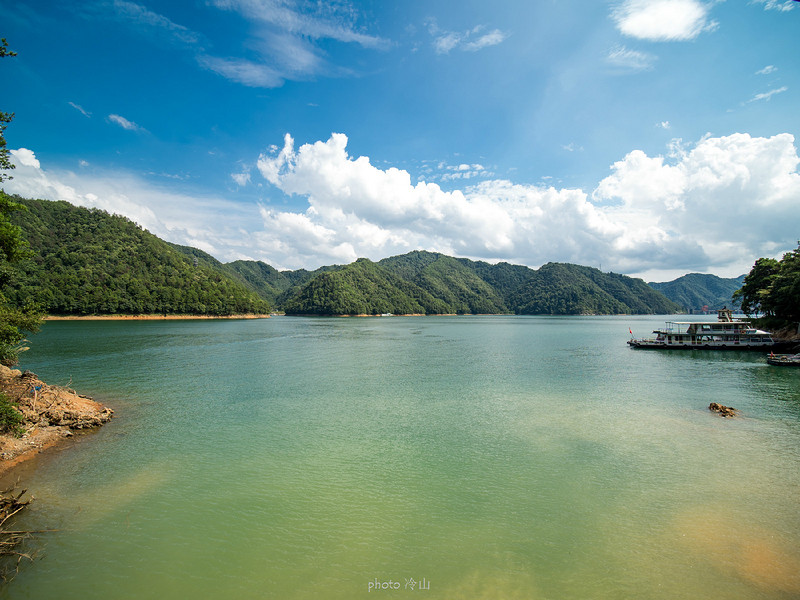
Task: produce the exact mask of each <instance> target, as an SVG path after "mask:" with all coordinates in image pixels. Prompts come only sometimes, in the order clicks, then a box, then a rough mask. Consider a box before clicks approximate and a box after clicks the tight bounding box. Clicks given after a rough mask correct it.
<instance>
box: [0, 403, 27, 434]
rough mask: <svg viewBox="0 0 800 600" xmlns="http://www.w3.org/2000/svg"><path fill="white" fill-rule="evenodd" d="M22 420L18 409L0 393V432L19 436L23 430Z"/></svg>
mask: <svg viewBox="0 0 800 600" xmlns="http://www.w3.org/2000/svg"><path fill="white" fill-rule="evenodd" d="M23 422H24V419H23V417H22V414H21V413H20V412H19V410H17V408H16V407H15V406H14V404H13V403H12V402H11V401H10V400H9V399H8V398H7V397H6V396H5V395H4V394H0V433H10V434H12V435H14V436H16V437H19V436H21V435H22V432H23V431H24V429H23V427H22V423H23Z"/></svg>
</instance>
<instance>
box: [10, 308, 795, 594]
mask: <svg viewBox="0 0 800 600" xmlns="http://www.w3.org/2000/svg"><path fill="white" fill-rule="evenodd" d="M664 320H666V317H659V316H656V317H652V316H646V317H643V316H634V317H629V316H625V317H519V316H485V317H484V316H472V317H391V318H350V319H337V318H291V317H275V318H271V319H264V320H257V321H238V320H234V321H227V320H225V321H222V320H221V321H134V322H126V321H78V322H69V321H63V322H48V323H47V324H46V325H45V326H44V328H43V329H42V332H41V333H40V334H38V335H36V336H35V337H33V338H32V340H31V341H32V344H31V345H32V349H31V350H30V351H28V352H26V353H25V354H24V355H22V358H23V360H22V363H21V365H20V367H21V368H23V369H30V370H32V371H34V372H35V373H36V374H37V375H38V376H39V377H41V378H42V379H43V380H45V381H47V382H48V383H50V384H52V385H69V387H72V388H74V389H76V390H78V391H79V393H83V394H88V395H91V396H93V397H95V398H96V399H98V400H101V401H103V402H105V403H106V404H108V405H110V406H111V407H112V408H114V409H115V411H116V415H115V418H114V419H113V420H112V421H111V422H110V423H109V424H108V425H106V426H105V427H103V428H101V429H100V430H99V431H97V432H96V433H90V434H88V435H81V436H77V439H76V440H75V442H74V443H72V444H71V445H70V447H68V448H65V449H63V450H59V451H57V452H53V453H51V454H50V455H48V456H47V457H45V458H43V459H41V460H38V461H37V465H36V469H35V470H29V471H28V472H26V473H25V479H24V481H23V482H22V483H23V484H24V486H25V487H27V488H28V489H29V490H30V491H31V492H32V493H33V495H34V496H35V497H36V501H35V502H34V503H33V504H32V505H31V506H30V508H29V509H28V511H27V513H26V514H25V516H24V517H23V518H22V519H21V522H20V521H18V524H19V525H20V526H25V527H29V528H34V529H45V528H47V529H57V531H54V532H50V533H43V534H38V535H37V536H36V538H35V539H34V540H33V542H32V543H31V544H30V546H29V547H30V548H32V549H38V550H39V554H40V557H39V558H38V559H37V560H36V561H35V562H33V563H26V564H24V565H23V567H22V569H21V571H20V573H19V575H18V576H17V577H16V578H15V579H14V580H13V581H12V582H11V583H10V584H8V585H6V586H5V587H4V588H2V590H1V591H0V598H15V599H16V598H36V599H40V598H59V599H62V600H64V599H70V598H81V599H84V598H155V597H158V598H167V599H171V598H175V599H178V598H212V597H214V598H259V599H263V598H276V599H286V600H293V599H312V598H313V599H317V598H323V599H329V598H330V599H353V598H356V599H357V598H406V599H409V600H413V599H414V598H417V597H419V598H430V599H458V598H464V599H470V600H471V599H482V598H486V599H489V598H491V599H523V598H524V599H534V600H535V599H559V600H563V599H587V598H593V599H619V598H647V599H665V600H667V599H669V600H676V599H683V598H685V599H692V600H695V599H697V598H704V599H706V600H708V599H720V600H723V599H724V600H732V599H751V598H754V599H786V598H797V597H800V510H798V499H800V369H786V368H783V369H782V368H780V367H772V366H769V365H767V364H766V361H765V357H764V355H763V354H760V353H747V352H714V351H688V350H687V351H683V350H681V351H657V350H655V351H653V350H650V351H647V350H633V349H631V348H629V347H628V346H627V345H626V344H625V342H626V340H627V339H628V337H629V333H628V329H629V328H631V329H632V330H633V333H634V334H635V335H636V336H637V337H641V336H643V335H647V334H649V333H650V331H651V330H652V329H654V328H655V327H656V326H659V325H661V324H663V321H664ZM710 402H718V403H720V404H724V405H728V406H733V407H736V408H737V409H739V410H740V411H741V416H740V417H738V418H734V419H723V418H720V417H719V416H717V415H715V414H712V413H711V412H710V411H709V410H708V404H709V403H710Z"/></svg>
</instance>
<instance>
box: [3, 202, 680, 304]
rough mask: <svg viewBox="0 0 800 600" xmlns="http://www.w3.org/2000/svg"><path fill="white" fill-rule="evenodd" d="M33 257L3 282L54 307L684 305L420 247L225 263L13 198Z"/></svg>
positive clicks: (568, 269)
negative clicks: (326, 258)
mask: <svg viewBox="0 0 800 600" xmlns="http://www.w3.org/2000/svg"><path fill="white" fill-rule="evenodd" d="M18 200H19V202H21V203H22V204H23V205H25V206H26V207H28V209H29V210H27V211H24V212H20V213H18V214H16V215H15V217H14V218H15V222H16V223H18V224H19V225H20V227H21V228H22V231H23V233H24V237H26V238H27V239H28V241H29V242H30V245H31V248H32V250H33V251H34V256H33V257H32V258H31V259H29V260H26V261H23V262H20V263H19V264H17V265H15V270H16V274H15V277H14V279H13V283H11V284H8V285H7V286H6V288H5V289H4V290H3V291H4V292H5V293H6V295H7V297H8V299H9V301H10V302H11V303H13V304H15V305H17V306H21V305H23V304H24V303H25V302H26V301H29V300H34V301H35V302H37V303H39V304H40V305H41V307H42V308H43V309H44V310H45V311H47V312H49V313H51V314H65V315H71V314H77V315H81V314H144V313H155V314H211V315H228V314H238V313H253V312H256V313H263V312H266V311H268V310H269V306H270V305H272V306H276V307H277V308H278V309H283V310H285V311H286V313H287V314H298V315H300V314H304V315H308V314H316V315H342V314H370V315H373V314H383V313H392V314H509V313H517V314H619V313H673V312H677V311H679V310H680V307H679V306H678V305H676V304H674V303H673V302H670V301H669V300H667V299H666V298H665V297H664V296H663V295H662V294H661V293H659V292H657V291H656V290H654V289H653V288H651V287H649V286H648V285H646V284H645V283H644V282H643V281H641V280H639V279H632V278H630V277H626V276H624V275H617V274H614V273H602V272H601V271H599V270H597V269H593V268H590V267H581V266H579V265H571V264H563V263H549V264H547V265H544V266H543V267H542V268H540V269H538V270H534V269H530V268H528V267H525V266H520V265H511V264H508V263H499V264H496V265H492V264H489V263H486V262H475V261H471V260H469V259H465V258H453V257H451V256H446V255H444V254H438V253H434V252H424V251H415V252H409V253H408V254H403V255H400V256H393V257H391V258H385V259H383V260H381V261H379V262H378V263H374V262H372V261H370V260H367V259H359V260H357V261H356V262H354V263H352V264H349V265H344V266H341V265H331V266H324V267H320V268H319V269H317V270H315V271H307V270H304V269H300V270H297V271H278V270H277V269H275V268H273V267H272V266H270V265H268V264H266V263H264V262H259V261H244V260H238V261H234V262H231V263H227V264H223V263H221V262H220V261H219V260H217V259H216V258H214V257H213V256H211V255H210V254H208V253H206V252H203V251H202V250H198V249H197V248H191V247H188V246H178V245H175V244H169V243H167V242H164V241H163V240H160V239H159V238H157V237H155V236H154V235H152V234H150V233H148V232H147V231H144V230H142V228H141V227H139V226H138V225H136V224H135V223H133V222H131V221H130V220H128V219H125V218H123V217H119V216H114V215H109V214H108V213H106V212H104V211H101V210H97V209H85V208H78V207H75V206H72V205H70V204H68V203H66V202H49V201H43V200H23V199H21V198H20V199H18Z"/></svg>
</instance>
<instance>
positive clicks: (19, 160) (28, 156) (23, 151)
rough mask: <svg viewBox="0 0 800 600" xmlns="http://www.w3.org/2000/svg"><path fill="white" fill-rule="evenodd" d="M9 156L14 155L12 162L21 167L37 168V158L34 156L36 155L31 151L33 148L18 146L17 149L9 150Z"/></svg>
mask: <svg viewBox="0 0 800 600" xmlns="http://www.w3.org/2000/svg"><path fill="white" fill-rule="evenodd" d="M10 153H11V156H13V157H14V159H13V162H14V163H15V164H17V165H21V166H23V167H33V168H34V169H38V168H39V159H37V158H36V155H35V154H34V153H33V150H28V149H27V148H19V149H17V150H11V151H10Z"/></svg>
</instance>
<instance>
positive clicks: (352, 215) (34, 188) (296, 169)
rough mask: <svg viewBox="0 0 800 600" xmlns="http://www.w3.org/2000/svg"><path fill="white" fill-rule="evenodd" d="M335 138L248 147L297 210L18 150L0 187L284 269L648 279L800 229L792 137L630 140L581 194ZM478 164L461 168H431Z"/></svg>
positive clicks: (737, 256)
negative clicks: (477, 264)
mask: <svg viewBox="0 0 800 600" xmlns="http://www.w3.org/2000/svg"><path fill="white" fill-rule="evenodd" d="M347 141H348V140H347V137H346V136H345V135H344V134H333V135H331V137H330V139H328V140H327V141H317V142H315V143H313V144H303V145H300V146H299V148H296V147H295V143H294V140H293V139H292V137H291V136H290V135H288V134H287V135H286V137H285V139H284V144H283V147H282V148H280V149H279V148H271V149H270V150H269V151H268V152H266V153H265V154H263V155H262V156H260V157H259V159H258V163H257V167H258V170H259V172H260V174H261V175H262V176H263V177H264V178H265V180H266V181H267V182H269V183H270V184H271V185H272V186H274V188H273V191H280V192H283V193H284V194H286V195H287V196H294V197H295V202H294V203H293V204H292V206H297V203H296V202H297V201H299V202H300V207H299V208H288V207H279V206H277V205H275V204H273V205H270V204H269V203H268V202H267V201H264V202H263V204H262V205H260V206H258V205H253V204H240V203H236V202H230V201H226V200H224V199H220V198H207V197H198V196H191V195H186V194H177V193H174V192H170V191H169V190H167V189H164V188H160V187H158V186H155V185H153V184H151V183H148V182H146V181H144V180H143V179H141V178H140V177H136V176H133V175H131V174H130V173H118V172H113V173H102V172H101V173H97V172H88V170H86V171H83V170H82V171H81V173H80V175H76V174H75V173H72V172H70V171H55V170H46V169H44V168H42V167H41V165H40V164H39V161H38V160H37V159H36V157H35V155H34V153H33V152H31V151H30V150H26V149H19V150H13V151H12V156H13V159H14V161H15V162H16V163H17V165H18V167H17V169H16V172H15V178H14V179H13V180H10V181H8V182H5V183H4V186H5V188H6V191H7V192H9V193H19V194H21V195H23V196H27V197H38V198H49V199H63V200H67V201H69V202H72V203H74V204H77V205H81V206H89V207H99V208H103V209H105V210H108V211H110V212H113V213H118V214H123V215H126V216H128V217H129V218H131V219H133V220H135V221H136V222H138V223H140V224H141V225H143V226H144V227H146V228H147V229H149V230H150V231H152V232H153V233H155V234H156V235H159V236H160V237H162V238H164V239H167V240H169V241H172V242H176V243H181V244H190V245H194V246H196V247H202V248H203V249H204V250H206V251H208V252H210V253H212V254H214V255H215V256H217V257H218V258H220V259H221V260H225V261H227V260H235V259H238V258H251V259H260V260H264V261H265V262H267V263H269V264H271V265H273V266H275V267H278V268H291V269H296V268H301V267H303V268H312V269H313V268H316V267H318V266H320V265H325V264H333V263H338V264H342V263H347V262H351V261H352V260H354V259H355V258H357V257H361V256H365V257H368V258H371V259H373V260H378V259H380V258H384V257H387V256H392V255H396V254H402V253H405V252H408V251H410V250H413V249H426V250H432V251H440V252H444V253H447V254H451V255H456V256H464V257H469V258H475V259H482V260H490V261H491V260H507V261H509V262H513V263H518V264H526V265H530V266H534V267H535V266H538V265H540V264H542V263H544V262H547V261H565V262H574V263H578V264H585V265H596V264H597V263H598V262H599V258H602V264H603V267H604V268H606V269H611V270H614V271H616V272H621V273H628V274H639V275H642V276H645V277H647V278H648V279H649V280H654V279H658V278H659V276H658V273H665V274H667V275H665V276H664V277H662V278H661V279H662V280H663V279H670V278H673V277H675V276H678V275H680V274H683V273H686V272H690V271H704V272H713V273H716V274H718V275H723V276H736V275H740V274H742V273H745V272H747V271H748V270H749V268H750V267H751V266H752V264H753V262H754V260H755V259H756V258H758V257H761V256H774V255H776V253H779V252H781V251H786V250H790V249H792V248H794V247H795V245H796V240H797V232H798V231H800V211H798V210H797V208H798V206H800V174H798V164H800V157H798V154H797V148H796V147H795V139H794V137H793V136H792V135H790V134H788V133H784V134H779V135H775V136H772V137H769V138H765V137H751V136H750V135H748V134H740V133H737V134H733V135H730V136H725V137H711V136H707V137H704V138H703V139H701V140H700V141H698V142H696V143H695V144H685V143H683V142H681V141H680V140H673V141H672V142H671V143H670V144H669V145H668V147H667V152H666V153H665V154H664V155H662V156H649V155H648V154H646V153H645V152H643V151H641V150H633V151H631V152H629V153H628V154H627V155H626V156H625V157H623V158H622V159H620V160H619V161H617V162H615V163H614V164H613V165H612V166H611V172H610V173H609V175H608V176H607V177H605V178H604V179H603V180H602V181H600V182H599V183H598V184H597V185H596V186H594V189H593V190H590V192H588V193H587V191H584V190H580V189H558V188H556V187H554V186H552V185H522V184H517V183H514V182H512V181H507V180H497V179H489V180H483V181H480V182H479V183H476V184H474V185H467V186H465V187H463V188H462V189H455V190H452V191H447V190H444V189H442V188H441V187H439V185H437V184H436V183H432V182H424V181H422V182H416V183H414V182H412V180H411V176H410V175H409V173H408V172H406V171H404V170H400V169H396V168H391V167H390V168H378V167H376V166H374V165H373V164H372V163H371V162H370V159H369V158H368V157H366V156H359V157H351V156H349V155H348V153H347ZM481 168H482V165H479V164H476V163H467V162H464V163H461V164H455V165H449V166H448V165H439V166H438V169H437V172H439V173H444V174H457V173H472V172H476V171H480V170H481ZM236 175H244V173H242V174H236ZM472 181H474V180H472ZM267 193H269V192H267Z"/></svg>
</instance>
